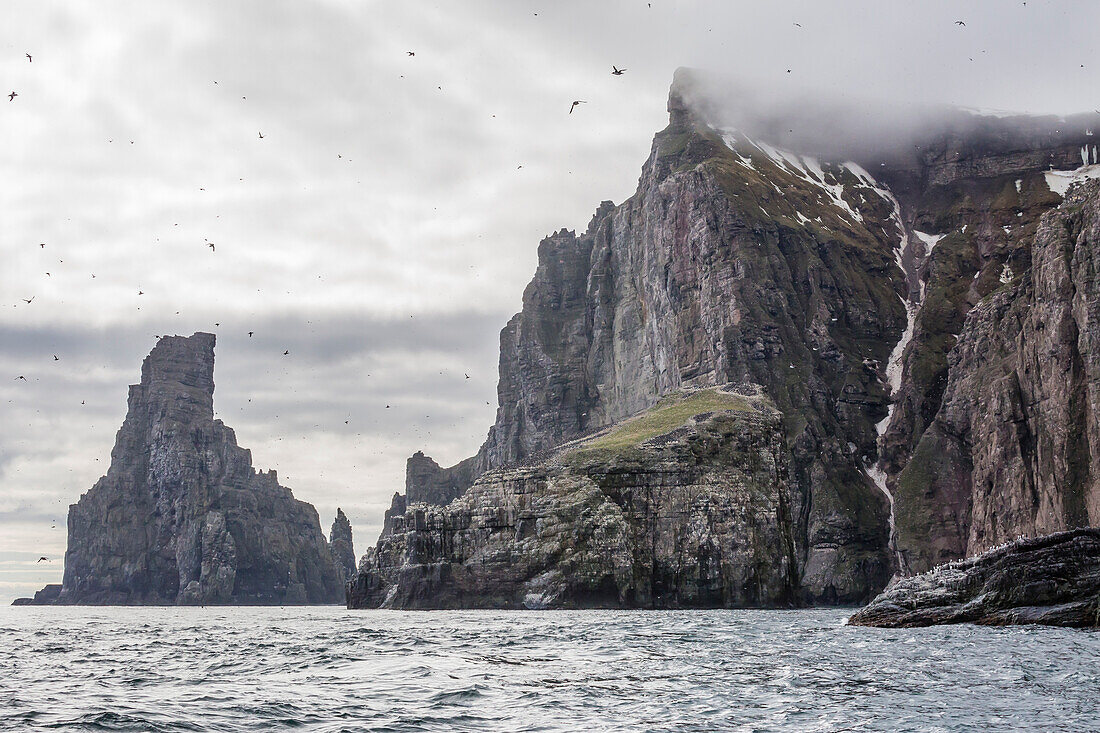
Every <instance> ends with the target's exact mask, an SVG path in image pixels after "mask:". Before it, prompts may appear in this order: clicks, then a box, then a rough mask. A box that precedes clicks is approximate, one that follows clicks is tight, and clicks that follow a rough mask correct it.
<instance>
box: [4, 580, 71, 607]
mask: <svg viewBox="0 0 1100 733" xmlns="http://www.w3.org/2000/svg"><path fill="white" fill-rule="evenodd" d="M60 595H61V583H51V584H49V585H47V586H46V587H45V588H43V589H42V590H40V591H37V592H35V594H34V597H33V598H16V599H15V600H14V601H12V602H11V605H13V606H51V605H53V604H55V603H57V599H58V597H59V596H60Z"/></svg>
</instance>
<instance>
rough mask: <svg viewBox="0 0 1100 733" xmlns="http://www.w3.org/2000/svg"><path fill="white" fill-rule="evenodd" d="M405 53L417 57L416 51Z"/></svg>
mask: <svg viewBox="0 0 1100 733" xmlns="http://www.w3.org/2000/svg"><path fill="white" fill-rule="evenodd" d="M405 53H407V54H408V55H410V56H415V55H416V52H415V51H406V52H405Z"/></svg>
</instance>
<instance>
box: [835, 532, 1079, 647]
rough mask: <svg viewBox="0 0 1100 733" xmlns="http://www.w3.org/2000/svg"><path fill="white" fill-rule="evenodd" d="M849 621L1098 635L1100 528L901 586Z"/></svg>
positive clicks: (1026, 543) (1022, 543) (1008, 549)
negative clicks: (1058, 629) (1044, 628)
mask: <svg viewBox="0 0 1100 733" xmlns="http://www.w3.org/2000/svg"><path fill="white" fill-rule="evenodd" d="M848 622H849V623H850V624H854V625H857V626H886V627H899V626H931V625H934V624H955V623H964V622H971V623H976V624H987V625H993V626H1002V625H1007V624H1045V625H1048V626H1074V627H1085V628H1100V529H1077V530H1073V531H1069V532H1059V533H1056V534H1051V535H1047V536H1045V537H1039V538H1036V539H1026V540H1018V541H1016V542H1013V543H1012V544H1010V545H1007V546H1005V547H1000V548H997V549H994V550H990V551H989V552H986V553H984V554H982V555H979V556H977V557H974V558H971V559H968V560H962V561H958V562H954V563H950V564H948V565H943V566H940V567H937V568H935V569H933V570H931V571H929V572H927V573H922V574H921V575H916V576H913V577H911V578H903V579H900V580H898V581H896V582H895V583H894V584H893V585H892V586H891V587H890V588H888V589H887V590H886V591H885V592H884V593H882V594H881V595H879V596H878V597H877V598H875V600H873V601H872V602H871V603H870V604H869V605H868V606H866V607H865V608H863V609H861V610H860V611H859V612H858V613H856V614H855V615H854V616H852V617H851V619H849V621H848Z"/></svg>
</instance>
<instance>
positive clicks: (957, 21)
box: [955, 20, 966, 25]
mask: <svg viewBox="0 0 1100 733" xmlns="http://www.w3.org/2000/svg"><path fill="white" fill-rule="evenodd" d="M955 25H966V23H963V22H962V21H961V20H956V21H955Z"/></svg>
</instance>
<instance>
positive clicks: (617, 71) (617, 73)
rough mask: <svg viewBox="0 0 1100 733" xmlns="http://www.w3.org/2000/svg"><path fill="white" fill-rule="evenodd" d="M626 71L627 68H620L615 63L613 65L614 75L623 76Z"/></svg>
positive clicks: (612, 73)
mask: <svg viewBox="0 0 1100 733" xmlns="http://www.w3.org/2000/svg"><path fill="white" fill-rule="evenodd" d="M624 71H626V69H620V68H619V67H618V66H615V64H612V65H611V75H612V76H622V75H623V72H624Z"/></svg>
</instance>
